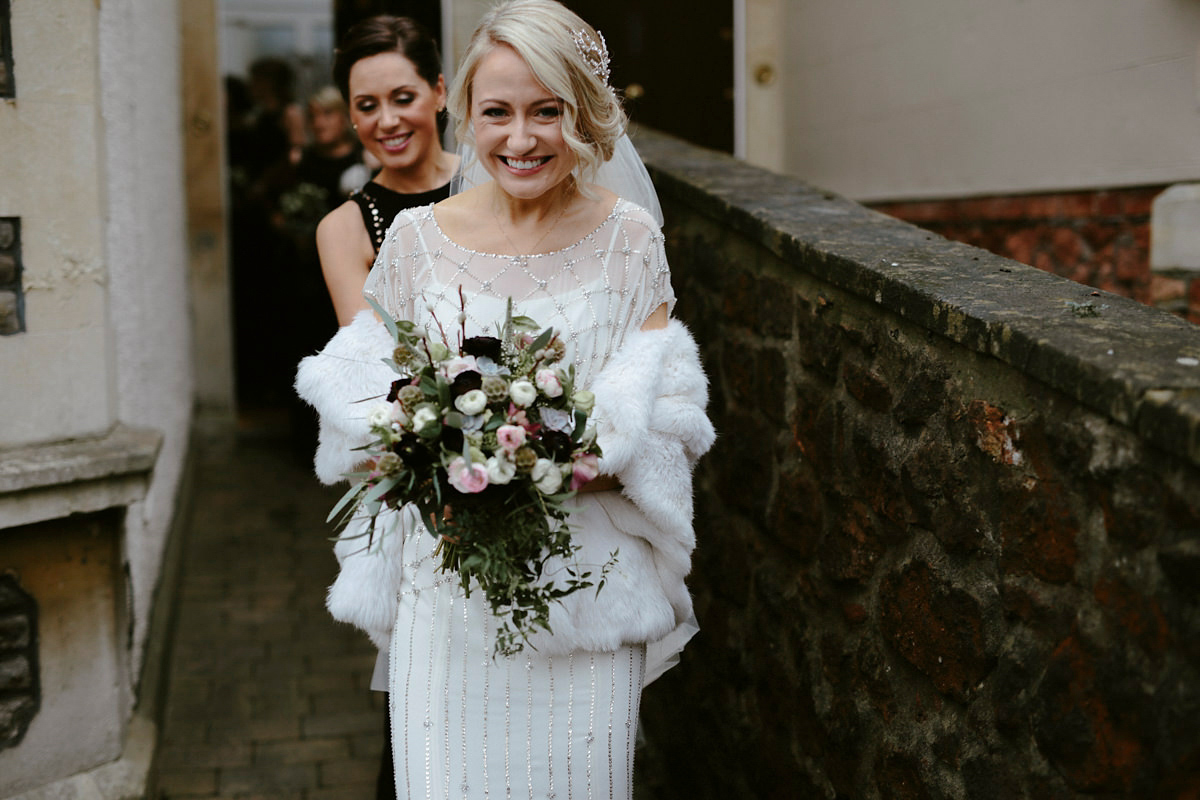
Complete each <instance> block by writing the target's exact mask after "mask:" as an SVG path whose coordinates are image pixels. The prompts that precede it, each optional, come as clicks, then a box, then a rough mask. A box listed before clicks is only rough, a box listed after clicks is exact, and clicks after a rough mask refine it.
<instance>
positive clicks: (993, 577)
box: [639, 135, 1200, 800]
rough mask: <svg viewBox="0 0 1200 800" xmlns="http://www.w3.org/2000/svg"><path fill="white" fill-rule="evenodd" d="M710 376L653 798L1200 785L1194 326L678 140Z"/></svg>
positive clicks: (693, 307)
mask: <svg viewBox="0 0 1200 800" xmlns="http://www.w3.org/2000/svg"><path fill="white" fill-rule="evenodd" d="M639 146H640V147H641V149H642V151H643V154H644V155H645V156H646V157H647V161H648V163H649V165H650V166H651V169H652V173H653V175H654V177H655V180H656V182H657V184H658V186H659V191H660V195H661V197H662V200H663V205H664V211H665V214H666V217H667V226H666V234H667V242H668V255H669V257H670V260H671V263H672V270H673V276H674V277H673V280H674V284H675V288H676V291H677V293H678V295H679V306H678V308H677V315H678V316H680V317H681V318H682V319H684V320H685V321H686V322H688V323H689V324H690V326H691V327H692V329H693V331H694V332H695V334H696V335H697V338H698V340H699V342H700V345H701V349H702V351H703V355H704V359H705V364H706V368H707V371H708V374H709V377H710V380H711V390H712V401H711V404H710V412H711V414H712V417H713V419H714V422H715V424H716V427H717V429H718V433H719V439H718V442H717V444H716V446H715V449H714V451H713V452H712V453H710V454H709V455H708V456H707V457H706V459H705V460H704V461H703V462H702V464H701V466H700V468H699V471H698V474H697V483H696V502H697V512H696V524H697V538H698V541H699V548H698V551H697V553H696V559H695V569H694V573H693V576H692V579H691V581H690V583H691V587H692V590H693V593H694V595H695V598H696V609H697V615H698V617H699V619H700V623H701V626H702V631H701V633H700V634H699V635H698V637H697V638H696V639H695V640H693V642H692V644H691V645H690V646H689V648H688V649H687V650H686V651H685V653H684V660H683V663H682V664H681V665H680V666H679V667H676V668H675V669H674V670H673V671H671V672H669V673H667V675H665V676H664V677H663V678H662V679H660V681H659V682H658V683H657V684H655V685H652V686H651V687H649V689H648V690H647V693H646V696H645V699H644V704H643V711H644V713H643V720H644V727H645V732H646V737H647V746H646V748H645V749H644V752H643V755H642V768H641V772H642V775H643V777H644V780H643V785H645V786H646V787H647V789H646V792H645V794H646V795H647V796H648V797H658V798H660V799H661V800H667V799H668V798H678V797H690V798H723V799H726V798H743V797H744V798H797V797H803V798H810V797H811V798H831V799H832V798H863V799H864V800H875V799H876V798H878V799H880V800H883V799H885V798H928V799H929V800H941V799H942V798H946V799H951V798H953V799H954V800H959V799H962V798H996V799H997V800H1000V799H1001V798H1003V800H1009V799H1010V798H1039V800H1042V799H1044V798H1083V797H1093V796H1103V797H1172V798H1174V797H1195V796H1197V793H1198V792H1200V646H1198V645H1197V642H1200V590H1198V589H1197V586H1200V583H1197V581H1196V578H1195V576H1196V575H1198V574H1200V404H1198V403H1197V398H1198V397H1200V366H1197V365H1200V328H1196V327H1195V326H1192V325H1189V324H1187V323H1185V322H1183V321H1181V320H1179V319H1178V318H1177V317H1174V316H1172V315H1170V314H1167V313H1164V312H1162V311H1158V310H1155V309H1151V308H1147V307H1145V306H1142V305H1139V304H1137V303H1134V302H1132V301H1129V300H1126V299H1124V298H1121V297H1117V296H1115V295H1111V294H1108V293H1106V292H1093V291H1092V290H1090V289H1088V288H1087V287H1082V286H1079V285H1077V284H1074V283H1071V282H1069V281H1066V280H1062V279H1061V278H1058V277H1056V276H1053V275H1049V274H1047V273H1044V272H1040V271H1038V270H1035V269H1032V268H1030V267H1027V266H1024V265H1022V264H1019V263H1016V262H1015V261H1010V260H1006V259H1003V258H1000V257H997V256H994V255H991V254H989V253H987V252H985V251H982V250H978V249H975V248H972V247H968V246H965V245H962V244H957V243H952V242H948V241H946V240H944V239H941V238H940V237H938V236H936V235H934V234H932V233H929V232H927V231H923V230H920V229H918V228H914V227H912V226H909V225H907V224H904V223H902V222H899V221H897V220H894V219H891V218H889V217H886V216H883V215H880V214H875V213H873V212H871V211H869V210H866V209H864V208H862V207H861V206H857V205H855V204H853V203H850V202H848V201H845V200H842V199H841V198H837V197H835V196H833V195H830V194H828V193H824V192H821V191H820V190H817V189H814V188H812V187H808V186H806V185H804V184H801V183H799V182H798V181H795V180H793V179H789V178H785V177H782V176H777V175H773V174H771V173H767V172H764V171H761V170H757V169H755V168H753V167H750V166H748V165H745V164H742V163H740V162H737V161H734V160H733V159H729V158H726V157H724V156H721V155H718V154H715V153H711V152H708V151H703V150H699V149H697V148H693V147H690V146H687V145H684V144H682V143H679V142H677V141H675V140H672V139H667V138H665V137H659V136H652V135H645V136H643V137H642V139H641V140H640V141H639Z"/></svg>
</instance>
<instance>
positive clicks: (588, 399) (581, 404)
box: [571, 389, 596, 414]
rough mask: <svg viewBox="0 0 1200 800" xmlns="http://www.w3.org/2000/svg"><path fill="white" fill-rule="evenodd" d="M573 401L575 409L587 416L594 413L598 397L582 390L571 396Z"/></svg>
mask: <svg viewBox="0 0 1200 800" xmlns="http://www.w3.org/2000/svg"><path fill="white" fill-rule="evenodd" d="M571 400H572V401H573V402H574V403H575V408H577V409H579V410H580V411H582V412H583V413H585V414H590V413H592V409H593V408H594V407H595V406H596V395H595V394H593V393H592V392H589V391H587V390H586V389H580V390H579V391H578V392H576V393H575V394H573V395H571Z"/></svg>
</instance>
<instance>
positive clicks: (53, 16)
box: [0, 0, 117, 447]
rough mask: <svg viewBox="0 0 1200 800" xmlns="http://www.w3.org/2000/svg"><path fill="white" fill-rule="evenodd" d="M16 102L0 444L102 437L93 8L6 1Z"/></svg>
mask: <svg viewBox="0 0 1200 800" xmlns="http://www.w3.org/2000/svg"><path fill="white" fill-rule="evenodd" d="M11 11H12V46H13V61H14V66H13V74H14V77H15V80H16V87H17V99H16V101H9V102H0V143H2V145H3V149H4V156H3V157H2V158H0V216H3V217H20V219H21V261H22V263H23V265H24V275H23V279H22V285H23V286H24V290H25V324H26V332H25V333H21V334H17V335H13V336H5V337H0V376H3V377H0V447H7V446H15V445H20V444H27V443H33V442H41V441H49V440H53V439H66V438H71V437H78V436H87V435H89V434H98V433H100V432H102V431H105V430H107V429H108V428H109V427H110V426H111V425H112V423H113V422H114V420H115V419H116V413H117V409H116V384H115V381H114V380H113V374H112V372H111V371H110V370H109V368H108V366H109V364H110V362H111V360H112V351H111V348H112V338H111V336H110V335H109V329H108V299H107V294H108V292H107V288H108V276H107V272H106V269H105V261H104V247H105V233H104V210H103V198H104V193H105V191H104V186H103V184H102V180H103V179H102V172H101V171H100V170H98V169H97V165H98V164H100V163H101V161H102V153H101V148H102V126H103V123H102V120H101V109H100V86H99V82H98V76H97V74H96V61H97V58H98V53H97V43H96V36H95V29H96V22H97V17H98V11H97V10H96V8H95V7H94V6H93V5H92V4H86V3H85V4H82V5H80V4H79V3H71V2H66V1H65V0H39V2H34V3H28V2H18V3H13V4H12V9H11Z"/></svg>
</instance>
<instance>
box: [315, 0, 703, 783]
mask: <svg viewBox="0 0 1200 800" xmlns="http://www.w3.org/2000/svg"><path fill="white" fill-rule="evenodd" d="M607 79H608V55H607V51H606V47H605V44H604V40H603V38H602V37H601V36H600V35H599V34H598V33H597V32H596V31H595V30H593V29H592V28H591V27H590V26H588V25H587V24H586V23H585V22H584V21H583V20H581V19H580V18H579V17H578V16H576V15H575V14H574V13H572V12H571V11H569V10H567V9H566V8H565V7H563V6H562V5H560V4H559V3H557V2H554V0H510V2H506V3H504V4H502V5H500V6H498V7H496V8H495V9H493V10H492V11H491V12H489V13H488V14H487V15H486V16H485V17H484V19H483V20H482V22H481V23H480V25H479V27H478V28H477V30H476V31H475V33H474V35H473V37H472V39H471V42H470V44H469V46H468V49H467V53H466V55H465V57H464V61H463V64H462V65H461V67H460V69H459V73H458V76H457V78H456V80H455V85H454V86H453V87H452V89H451V92H450V97H449V108H450V110H451V113H452V114H454V116H455V117H456V118H457V119H458V120H459V122H458V130H457V133H458V135H459V140H460V141H464V142H467V143H468V144H469V147H468V150H471V149H473V153H471V152H468V153H466V154H465V156H464V164H463V169H464V173H465V177H464V178H463V181H462V185H461V186H460V187H459V190H460V191H459V193H457V194H455V195H453V196H451V197H450V198H448V199H446V200H443V201H442V202H439V203H437V204H435V205H430V206H424V207H419V208H414V209H410V210H408V211H404V212H401V213H400V214H399V215H398V216H397V217H396V219H395V222H394V223H393V224H392V226H391V229H390V230H389V231H388V234H387V237H386V240H385V242H384V245H383V247H382V248H381V250H380V253H379V257H378V258H377V260H376V262H375V266H374V268H373V269H372V271H371V273H370V275H369V277H368V279H367V284H366V288H365V293H366V294H368V295H370V296H371V297H372V298H373V299H374V300H375V301H376V302H377V303H378V304H379V305H380V306H381V307H382V308H384V309H385V310H386V311H387V312H388V313H389V314H390V315H392V316H393V317H395V318H398V319H407V320H412V321H413V322H415V323H416V324H417V325H418V326H419V327H427V326H428V327H431V328H433V327H434V326H435V325H436V322H435V320H434V318H435V317H436V318H437V319H440V320H446V321H450V320H455V319H456V318H457V317H458V315H459V314H460V311H463V309H462V308H460V301H459V297H460V292H461V293H462V296H464V297H465V298H466V304H465V323H464V324H465V327H466V331H467V335H483V334H489V333H490V334H492V335H494V334H496V333H497V326H498V323H499V322H500V321H502V320H503V319H504V316H505V308H506V305H507V303H508V300H509V298H511V299H512V302H513V306H514V309H515V310H516V312H517V313H520V314H523V315H526V316H529V317H532V318H533V319H534V320H536V321H537V322H538V323H539V325H541V326H542V327H547V326H553V327H554V328H555V329H556V330H558V331H559V332H560V333H561V334H562V336H563V339H564V340H565V342H566V344H567V359H568V360H569V361H570V362H571V363H573V364H574V366H575V369H576V375H577V378H576V385H577V386H581V387H585V388H588V389H591V390H592V391H593V392H594V394H595V397H596V404H595V410H594V413H593V419H594V420H595V423H596V427H597V433H598V439H597V441H598V442H599V444H600V446H601V448H602V449H603V458H602V460H601V470H602V472H603V474H602V475H601V476H600V477H599V478H597V479H596V480H594V481H592V482H591V483H589V484H587V485H586V486H585V490H581V492H580V494H579V495H578V496H577V497H576V498H575V500H574V501H573V502H574V504H575V506H576V511H575V513H574V514H573V515H572V518H571V525H572V529H573V530H574V531H575V534H574V543H575V544H576V545H578V546H580V548H581V549H580V551H579V553H578V558H579V562H580V563H581V564H593V565H600V564H603V563H605V562H607V561H608V560H609V558H610V555H611V554H612V553H613V552H614V551H615V552H616V553H617V559H616V566H615V567H614V568H613V569H612V570H611V571H610V572H609V574H608V577H607V581H606V583H605V585H604V587H603V589H602V590H601V591H599V592H593V591H583V592H576V593H574V594H571V595H570V596H568V597H566V598H564V599H563V601H562V602H561V603H559V604H557V605H554V606H553V607H552V609H551V617H550V621H551V626H550V627H551V630H552V632H540V633H537V634H535V635H534V636H533V637H532V640H531V642H530V646H527V647H526V648H525V650H523V651H522V652H521V653H519V654H518V655H516V656H513V657H508V658H504V657H496V658H493V657H492V652H493V637H494V635H495V631H496V621H495V618H494V617H493V616H492V614H491V611H490V609H489V608H488V606H487V604H486V601H485V599H484V597H483V593H482V592H472V594H471V596H470V597H469V598H468V597H464V595H463V592H462V590H461V588H460V587H459V585H458V582H457V579H456V578H455V576H452V575H446V574H442V573H440V572H439V571H438V570H437V568H436V561H437V559H436V557H435V555H434V553H433V550H434V547H435V546H436V541H435V539H434V537H433V536H431V535H430V534H429V533H428V532H427V530H426V529H425V527H424V526H423V525H422V524H421V522H420V520H419V519H418V516H417V514H416V513H415V511H413V510H412V509H409V508H405V509H401V510H400V511H398V512H385V514H391V515H392V516H393V519H392V520H390V521H389V522H388V523H387V526H388V528H390V530H389V532H388V533H387V534H386V535H385V536H383V537H382V540H381V541H378V543H377V544H376V545H374V546H371V547H366V546H364V545H363V540H362V539H359V538H356V534H357V533H358V532H359V531H358V530H357V529H355V528H354V527H353V526H352V527H351V528H349V529H347V531H346V532H345V533H344V534H343V535H342V538H341V539H340V540H339V542H338V544H337V545H336V547H335V552H336V553H337V555H338V559H339V562H340V565H341V571H340V573H339V576H338V578H337V580H336V581H335V583H334V585H333V586H332V587H331V588H330V592H329V597H328V605H329V609H330V611H331V613H332V614H333V615H334V616H335V617H336V618H338V619H341V620H344V621H347V622H351V623H353V624H355V625H358V626H359V627H361V628H363V629H365V630H366V631H367V632H368V633H369V634H370V635H371V637H372V639H373V640H374V641H375V643H376V644H377V645H379V646H380V647H381V649H386V650H387V652H388V653H389V678H388V681H389V688H390V692H391V693H390V697H391V715H392V716H391V718H392V724H393V732H392V733H393V736H392V741H393V747H394V749H395V765H396V790H397V796H398V797H402V798H414V797H434V798H446V797H470V798H489V797H495V798H508V797H530V798H533V797H537V798H554V797H561V798H567V797H571V798H580V797H597V798H600V797H606V798H629V797H630V796H631V793H632V781H633V751H634V739H635V734H636V727H637V715H638V706H639V702H640V697H641V691H642V688H643V686H644V685H645V684H646V683H647V682H648V681H649V680H652V679H653V678H654V677H656V676H657V675H658V674H659V673H661V671H662V670H663V669H665V668H666V667H667V665H668V664H669V663H671V660H672V658H673V656H675V654H677V652H678V650H679V649H680V648H682V646H683V643H684V642H686V640H687V639H688V638H689V637H690V636H691V634H692V633H694V632H695V630H696V628H695V626H694V622H693V620H692V604H691V598H690V596H689V594H688V592H687V588H686V586H685V585H684V578H685V576H686V575H687V573H688V571H689V570H690V559H691V551H692V549H693V546H694V535H693V531H692V497H691V469H692V466H693V464H694V462H695V460H696V459H697V458H699V456H700V455H702V454H703V453H704V452H705V451H707V449H708V448H709V446H710V445H711V444H712V440H713V436H714V434H713V430H712V426H711V424H710V423H709V421H708V419H707V417H706V416H705V415H704V405H705V403H706V401H707V390H706V381H705V378H704V375H703V373H702V371H701V369H700V365H699V359H698V355H697V352H696V348H695V344H694V343H693V341H692V339H691V337H690V335H689V334H688V332H687V331H686V329H685V328H684V327H683V326H682V325H681V324H680V323H679V322H677V321H674V320H671V319H670V318H669V313H670V309H671V307H672V306H673V304H674V299H675V298H674V294H673V292H672V289H671V284H670V273H669V270H668V267H667V262H666V258H665V253H664V248H663V236H662V233H661V232H660V229H659V221H658V220H657V219H656V217H655V216H654V214H655V213H657V201H656V199H655V198H654V194H653V188H652V187H650V185H649V180H648V178H647V177H646V175H645V170H644V168H642V167H641V164H640V161H638V160H637V157H636V153H635V152H634V151H633V150H632V146H631V145H630V144H629V141H628V138H627V137H625V135H624V129H625V125H626V118H625V115H624V113H623V112H622V110H621V107H620V103H619V101H618V100H617V98H616V95H615V94H614V93H613V91H612V89H611V88H610V87H609V86H608V82H607ZM605 185H607V186H610V187H618V191H619V193H620V195H618V194H617V193H614V192H613V191H611V190H610V189H609V188H605ZM630 194H635V195H636V196H637V199H638V201H639V202H634V201H632V200H631V199H630V198H629V197H628V196H626V195H630ZM639 203H640V204H639ZM648 205H649V206H652V207H653V209H652V210H648V209H647V208H646V206H648ZM392 345H393V343H392V341H391V338H390V337H389V335H388V333H387V331H386V330H385V328H384V326H383V325H382V324H381V323H380V322H379V320H377V319H376V318H375V317H374V316H373V314H372V313H371V312H369V311H364V312H360V313H359V314H358V316H357V317H355V319H354V321H353V323H351V324H350V325H348V326H346V327H345V328H342V329H341V330H340V331H339V332H338V334H337V335H336V336H335V337H334V338H333V339H332V340H331V341H330V343H329V344H328V345H327V346H326V348H325V349H324V350H323V351H322V352H321V353H320V354H318V355H316V356H312V357H309V358H307V359H305V360H304V362H302V364H301V367H300V372H299V374H298V377H297V390H298V391H299V392H300V394H301V395H302V396H303V397H304V398H305V399H306V400H308V401H309V402H310V403H312V404H313V405H314V407H315V408H316V409H317V410H318V412H320V416H321V435H320V445H319V448H318V452H317V461H316V466H317V474H318V476H319V477H320V478H321V479H322V480H324V481H326V482H330V483H332V482H334V481H337V480H339V479H340V478H341V476H342V473H344V472H348V471H350V470H352V469H353V468H354V466H355V461H356V460H357V459H358V458H360V455H359V453H358V451H356V450H355V448H358V447H361V446H362V445H364V444H366V443H367V442H368V441H370V439H371V436H370V433H369V431H368V426H367V423H366V421H365V419H364V418H363V417H364V412H363V410H362V409H363V404H361V403H359V402H358V401H361V400H362V399H364V398H367V397H373V396H377V395H379V394H381V393H382V391H385V390H386V387H387V386H388V385H389V384H390V382H391V380H392V379H393V378H394V375H392V373H391V372H390V370H389V369H388V367H386V366H384V365H383V364H381V363H380V359H381V358H382V357H385V356H386V355H387V354H389V353H390V352H391V349H392ZM451 505H452V502H451Z"/></svg>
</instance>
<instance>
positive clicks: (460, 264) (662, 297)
mask: <svg viewBox="0 0 1200 800" xmlns="http://www.w3.org/2000/svg"><path fill="white" fill-rule="evenodd" d="M460 286H461V287H462V289H463V292H464V293H465V294H466V296H467V297H468V298H469V299H468V301H467V307H466V309H465V311H466V315H467V323H466V324H467V330H468V335H479V334H495V333H496V332H497V330H498V326H499V324H500V323H502V322H503V320H504V312H505V308H506V306H507V301H508V298H509V297H511V298H512V299H513V305H514V308H516V309H517V310H518V311H519V313H522V314H525V315H527V316H529V317H532V318H533V319H534V320H536V321H537V322H538V324H539V325H541V326H543V327H547V326H551V325H553V326H554V327H556V328H558V329H559V330H560V331H561V332H562V333H563V336H564V339H565V340H566V344H567V356H568V359H569V360H570V362H571V363H573V364H574V365H575V368H576V371H577V381H576V382H577V384H578V385H580V386H587V385H588V380H589V379H590V377H591V376H593V375H595V374H596V373H597V372H598V371H599V370H600V369H601V368H602V367H603V366H604V364H605V363H606V362H607V360H608V359H609V357H610V356H611V355H612V353H613V352H614V351H615V350H617V349H618V348H619V347H620V346H621V343H622V342H623V340H624V334H625V333H626V332H627V331H629V330H636V329H637V328H639V327H640V325H641V323H642V322H643V321H644V320H645V319H646V318H647V317H648V316H649V315H650V313H651V312H652V311H653V310H654V309H655V308H657V307H658V306H659V305H661V304H662V303H667V304H668V307H670V306H673V305H674V302H675V296H674V293H673V292H672V290H671V284H670V271H669V268H668V266H667V262H666V253H665V250H664V241H663V237H662V233H661V232H660V231H659V230H658V227H657V225H655V224H654V221H653V219H652V218H650V217H649V215H648V214H647V213H646V212H645V211H644V210H643V209H641V208H640V207H638V206H636V205H634V204H632V203H629V202H628V201H625V200H617V202H616V203H615V204H614V206H613V208H612V210H611V212H610V213H609V215H608V216H607V217H606V218H605V219H604V220H603V221H602V222H601V223H600V224H599V225H598V226H597V227H596V229H595V230H593V231H592V232H591V233H589V234H588V235H587V236H585V237H584V238H583V239H581V240H580V241H578V242H576V243H575V244H572V245H569V246H567V247H564V248H562V249H559V250H555V251H552V252H549V253H538V254H534V255H530V256H519V257H514V256H512V255H511V254H503V253H484V252H480V251H477V250H473V249H470V248H467V247H463V246H462V245H459V244H458V243H456V242H454V241H453V240H452V239H450V238H448V237H447V236H446V235H445V233H443V232H442V229H441V227H440V226H439V225H438V222H437V216H436V213H435V211H434V208H433V207H432V206H425V207H422V208H415V209H411V210H410V211H408V212H404V213H402V214H400V215H398V216H397V217H396V221H395V222H394V224H393V225H392V228H391V230H390V231H389V232H388V237H387V240H386V241H385V243H384V246H383V248H382V250H381V251H380V258H379V260H378V261H377V262H376V266H375V268H374V269H373V270H372V271H371V274H370V276H369V277H368V278H367V284H366V288H365V291H366V293H367V294H368V295H370V296H371V297H373V298H374V299H375V300H376V302H378V303H379V304H380V305H381V306H382V307H383V308H384V309H386V310H387V311H388V312H389V313H391V314H392V315H393V316H395V317H397V318H401V319H409V320H412V321H414V322H415V323H417V325H418V326H419V327H423V328H424V327H428V328H429V329H431V330H436V325H434V324H433V321H432V314H436V315H437V316H438V318H439V319H441V320H443V321H445V320H451V319H454V318H455V316H456V315H457V314H458V313H459V311H460V308H459V299H458V298H459V295H458V292H459V287H460ZM431 306H432V309H433V310H432V311H431V310H430V307H431ZM451 344H453V342H452V343H451Z"/></svg>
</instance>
